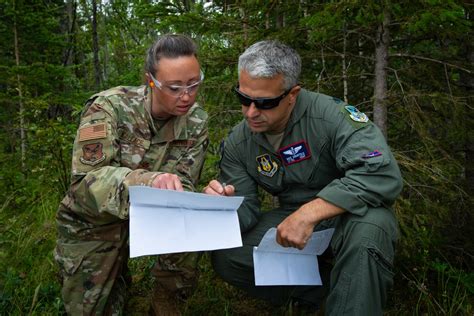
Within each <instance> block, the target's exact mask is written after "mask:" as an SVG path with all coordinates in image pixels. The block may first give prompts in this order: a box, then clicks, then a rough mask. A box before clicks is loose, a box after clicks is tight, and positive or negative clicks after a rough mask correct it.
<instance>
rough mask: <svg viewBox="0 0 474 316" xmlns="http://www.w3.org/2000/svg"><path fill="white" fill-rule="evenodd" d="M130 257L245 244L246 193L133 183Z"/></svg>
mask: <svg viewBox="0 0 474 316" xmlns="http://www.w3.org/2000/svg"><path fill="white" fill-rule="evenodd" d="M129 194H130V214H129V219H130V239H129V240H130V257H131V258H134V257H138V256H144V255H157V254H164V253H175V252H190V251H204V250H216V249H225V248H233V247H240V246H242V238H241V235H240V227H239V219H238V216H237V208H238V207H239V206H240V204H241V203H242V201H243V199H244V198H243V197H226V196H216V195H208V194H202V193H193V192H178V191H172V190H160V189H156V188H151V187H145V186H132V187H130V188H129Z"/></svg>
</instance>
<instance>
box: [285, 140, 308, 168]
mask: <svg viewBox="0 0 474 316" xmlns="http://www.w3.org/2000/svg"><path fill="white" fill-rule="evenodd" d="M278 153H279V154H280V157H281V159H282V160H283V163H284V164H285V165H286V166H288V165H292V164H294V163H297V162H300V161H303V160H306V159H309V158H310V157H311V152H310V151H309V147H308V145H307V144H306V142H305V141H300V142H298V143H294V144H291V145H289V146H286V147H283V148H280V149H279V150H278Z"/></svg>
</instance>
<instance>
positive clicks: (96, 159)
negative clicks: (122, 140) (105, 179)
mask: <svg viewBox="0 0 474 316" xmlns="http://www.w3.org/2000/svg"><path fill="white" fill-rule="evenodd" d="M102 148H103V145H102V143H93V144H87V145H84V146H82V156H81V157H80V158H79V160H80V161H81V162H82V163H83V164H85V165H89V166H95V165H97V164H99V163H101V162H102V161H104V160H105V153H104V151H103V150H102Z"/></svg>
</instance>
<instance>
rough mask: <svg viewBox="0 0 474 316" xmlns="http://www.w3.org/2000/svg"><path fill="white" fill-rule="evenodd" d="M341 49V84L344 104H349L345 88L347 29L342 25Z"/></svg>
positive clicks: (346, 88)
mask: <svg viewBox="0 0 474 316" xmlns="http://www.w3.org/2000/svg"><path fill="white" fill-rule="evenodd" d="M342 32H343V34H342V36H343V48H342V83H343V86H344V102H346V103H349V97H348V94H349V93H348V87H347V65H346V48H347V28H346V24H345V23H344V27H343V31H342Z"/></svg>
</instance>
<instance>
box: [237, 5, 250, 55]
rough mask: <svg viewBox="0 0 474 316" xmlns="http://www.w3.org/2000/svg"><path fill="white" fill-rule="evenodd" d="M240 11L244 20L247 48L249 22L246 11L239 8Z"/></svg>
mask: <svg viewBox="0 0 474 316" xmlns="http://www.w3.org/2000/svg"><path fill="white" fill-rule="evenodd" d="M239 11H240V16H241V18H242V29H243V31H244V46H245V47H247V42H248V28H249V26H248V21H247V15H246V14H245V9H244V8H239Z"/></svg>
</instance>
